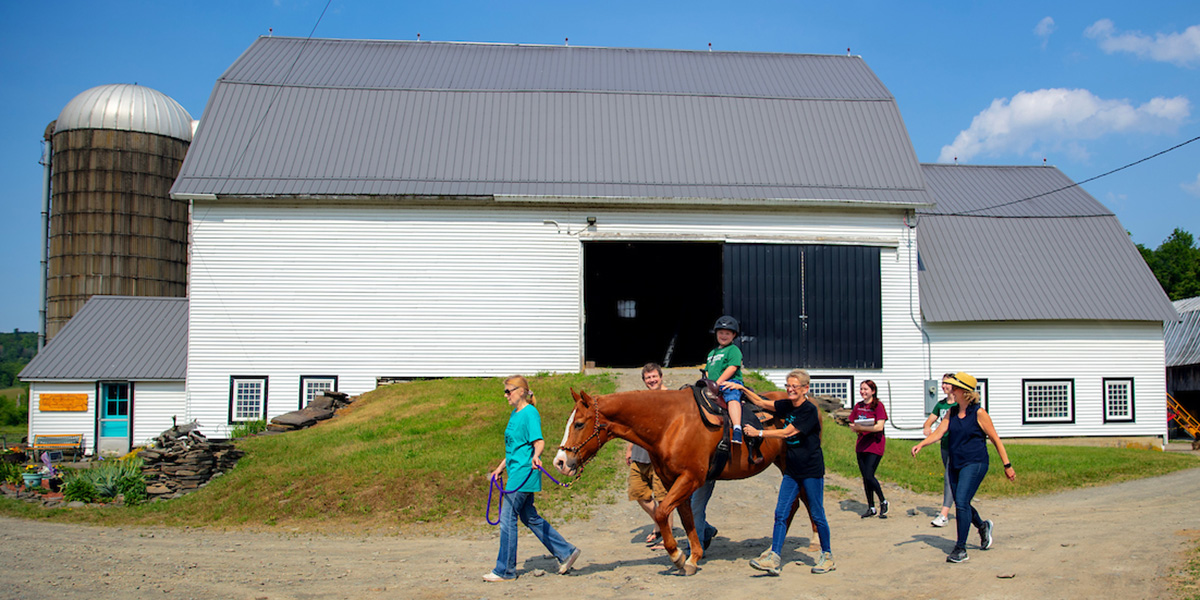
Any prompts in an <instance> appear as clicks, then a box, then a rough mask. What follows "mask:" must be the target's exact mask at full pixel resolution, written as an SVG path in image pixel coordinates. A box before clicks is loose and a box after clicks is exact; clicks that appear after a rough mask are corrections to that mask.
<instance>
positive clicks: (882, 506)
mask: <svg viewBox="0 0 1200 600" xmlns="http://www.w3.org/2000/svg"><path fill="white" fill-rule="evenodd" d="M887 511H888V501H887V500H884V501H883V502H880V503H879V518H880V519H886V518H887Z"/></svg>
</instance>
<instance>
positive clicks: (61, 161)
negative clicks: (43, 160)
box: [45, 86, 190, 341]
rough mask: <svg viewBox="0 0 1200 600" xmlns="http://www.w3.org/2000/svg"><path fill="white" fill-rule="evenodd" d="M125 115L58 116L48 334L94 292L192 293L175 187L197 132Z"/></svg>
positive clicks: (184, 213) (184, 210) (183, 212)
mask: <svg viewBox="0 0 1200 600" xmlns="http://www.w3.org/2000/svg"><path fill="white" fill-rule="evenodd" d="M112 87H133V86H112ZM91 91H92V90H89V92H91ZM150 91H151V92H153V91H152V90H150ZM85 93H86V92H85ZM153 93H154V94H158V93H157V92H153ZM159 95H160V96H161V94H159ZM81 96H82V95H81ZM162 98H164V99H165V98H166V97H165V96H162ZM167 100H169V99H167ZM170 102H171V103H173V104H174V101H173V100H171V101H170ZM174 106H175V107H177V108H178V110H179V111H182V113H183V114H184V115H186V111H183V109H182V107H178V105H177V104H174ZM68 108H70V105H69V106H68ZM65 110H66V109H64V112H65ZM187 118H188V120H189V121H190V117H187ZM85 125H91V123H85ZM127 125H128V122H127V121H123V122H121V123H115V124H114V123H111V122H101V123H97V124H96V126H85V127H79V126H78V124H76V125H75V126H64V125H63V119H62V118H61V117H60V119H59V121H58V125H57V127H56V128H55V131H54V134H53V136H52V138H51V147H52V151H53V153H52V159H51V203H50V204H51V209H50V225H49V229H50V231H49V236H48V246H49V249H48V269H47V278H46V325H45V326H46V340H47V341H49V340H50V339H52V338H53V336H54V335H55V334H56V333H57V332H58V331H59V330H61V329H62V327H63V326H64V325H66V323H67V321H69V320H70V318H71V317H72V316H74V314H75V313H76V312H77V311H78V310H79V309H80V308H82V307H83V304H84V303H85V302H86V301H87V299H88V298H90V297H91V296H93V295H97V294H101V295H119V296H171V297H183V296H186V295H187V233H188V232H187V228H188V203H187V202H186V201H180V200H173V199H171V197H170V189H171V185H172V184H173V183H174V181H175V177H176V176H177V175H178V174H179V169H180V167H181V166H182V165H183V159H184V156H185V155H186V153H187V148H188V146H189V144H190V135H187V136H184V135H179V134H178V133H177V131H178V127H176V128H175V130H174V131H175V132H176V133H175V135H161V134H159V133H154V132H151V131H137V130H134V129H138V128H139V127H138V125H137V124H135V125H134V126H133V127H128V126H127ZM113 127H123V128H113ZM140 128H141V129H153V127H150V128H147V127H140ZM188 133H190V131H189V132H188ZM183 137H187V138H188V139H186V140H185V139H182V138H183Z"/></svg>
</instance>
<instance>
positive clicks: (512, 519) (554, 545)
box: [492, 492, 575, 579]
mask: <svg viewBox="0 0 1200 600" xmlns="http://www.w3.org/2000/svg"><path fill="white" fill-rule="evenodd" d="M533 494H534V492H513V493H511V494H505V495H504V497H503V498H502V499H501V500H500V504H501V506H500V554H499V555H497V556H496V568H495V569H493V570H492V572H493V573H495V574H497V575H499V576H501V577H503V578H505V579H513V578H515V577H516V576H517V538H518V537H519V536H518V534H517V518H518V517H520V519H521V522H522V523H524V524H525V526H526V527H528V528H529V529H530V530H531V531H533V535H536V536H537V539H539V540H541V542H542V545H544V546H545V547H546V549H547V550H549V551H550V554H553V555H554V558H557V559H558V562H560V563H561V562H563V561H565V560H567V558H569V557H570V556H571V553H573V552H575V546H572V545H571V544H569V543H567V540H565V539H563V536H562V535H560V534H559V533H558V532H557V531H555V530H554V528H553V527H551V526H550V523H548V522H546V520H545V519H543V518H542V517H541V515H539V514H538V513H537V509H536V508H534V506H533Z"/></svg>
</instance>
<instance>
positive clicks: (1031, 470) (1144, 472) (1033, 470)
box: [748, 373, 1200, 497]
mask: <svg viewBox="0 0 1200 600" xmlns="http://www.w3.org/2000/svg"><path fill="white" fill-rule="evenodd" d="M748 379H753V380H754V382H753V384H749V385H752V386H753V387H754V388H755V389H757V390H760V391H772V390H775V389H777V388H776V387H775V386H774V385H773V384H771V383H770V382H769V381H766V380H765V379H762V378H761V376H759V375H758V374H757V373H751V374H750V377H749V378H748ZM824 426H825V429H824V432H823V434H822V441H821V448H822V450H824V454H825V467H826V469H828V470H829V471H833V472H834V473H837V474H839V475H842V476H844V477H848V478H851V479H858V478H859V477H860V474H859V471H858V460H857V457H856V456H855V454H854V442H855V439H856V437H857V436H856V435H855V434H854V432H852V431H850V428H848V427H844V426H841V425H837V424H836V423H834V422H833V420H832V419H829V418H828V417H827V418H826V420H825V425H824ZM915 445H917V441H916V440H897V439H889V440H888V441H887V452H886V454H885V455H884V458H883V461H882V462H881V463H880V464H879V470H878V471H876V477H878V478H879V480H880V481H882V482H888V483H895V484H898V485H900V486H901V487H904V488H907V489H909V490H912V491H915V492H920V493H926V494H938V495H940V494H941V492H942V485H943V484H942V477H943V471H942V456H941V451H940V449H939V448H938V446H937V444H934V445H932V446H928V447H925V448H922V449H921V452H920V454H918V455H917V456H916V457H915V458H914V457H912V456H910V452H911V450H912V447H913V446H915ZM1005 449H1006V450H1007V451H1008V458H1009V460H1011V461H1012V463H1013V466H1014V467H1015V468H1016V470H1017V482H1016V484H1015V485H1014V484H1012V483H1010V482H1009V481H1008V479H1007V478H1005V477H1004V472H1003V469H1000V468H999V467H1000V465H1002V464H1003V463H1002V462H1001V461H1000V457H999V456H998V455H997V454H996V449H995V448H994V447H993V446H992V445H991V444H988V454H989V457H990V460H991V466H992V468H991V469H990V470H989V471H988V476H987V478H986V479H984V481H983V485H982V486H980V488H979V495H980V496H983V497H1014V496H1033V495H1038V494H1046V493H1051V492H1057V491H1061V490H1067V489H1073V488H1081V487H1089V486H1096V485H1106V484H1110V483H1117V482H1120V481H1127V480H1130V479H1139V478H1142V477H1154V476H1156V475H1165V474H1167V473H1171V472H1174V471H1178V470H1180V469H1190V468H1195V467H1200V458H1197V457H1195V456H1191V455H1188V454H1178V453H1166V452H1152V451H1146V450H1136V449H1124V448H1095V447H1083V446H1033V445H1023V444H1006V445H1005Z"/></svg>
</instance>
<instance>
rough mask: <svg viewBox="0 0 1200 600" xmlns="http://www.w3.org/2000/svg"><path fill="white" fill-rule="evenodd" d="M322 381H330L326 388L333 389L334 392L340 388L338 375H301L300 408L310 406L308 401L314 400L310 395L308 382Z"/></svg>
mask: <svg viewBox="0 0 1200 600" xmlns="http://www.w3.org/2000/svg"><path fill="white" fill-rule="evenodd" d="M321 381H327V382H329V383H330V386H329V387H328V388H325V389H328V390H332V391H334V392H336V391H337V389H338V377H337V375H301V376H300V408H304V407H305V406H308V403H309V402H311V401H312V398H309V397H308V384H310V383H316V382H321Z"/></svg>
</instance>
